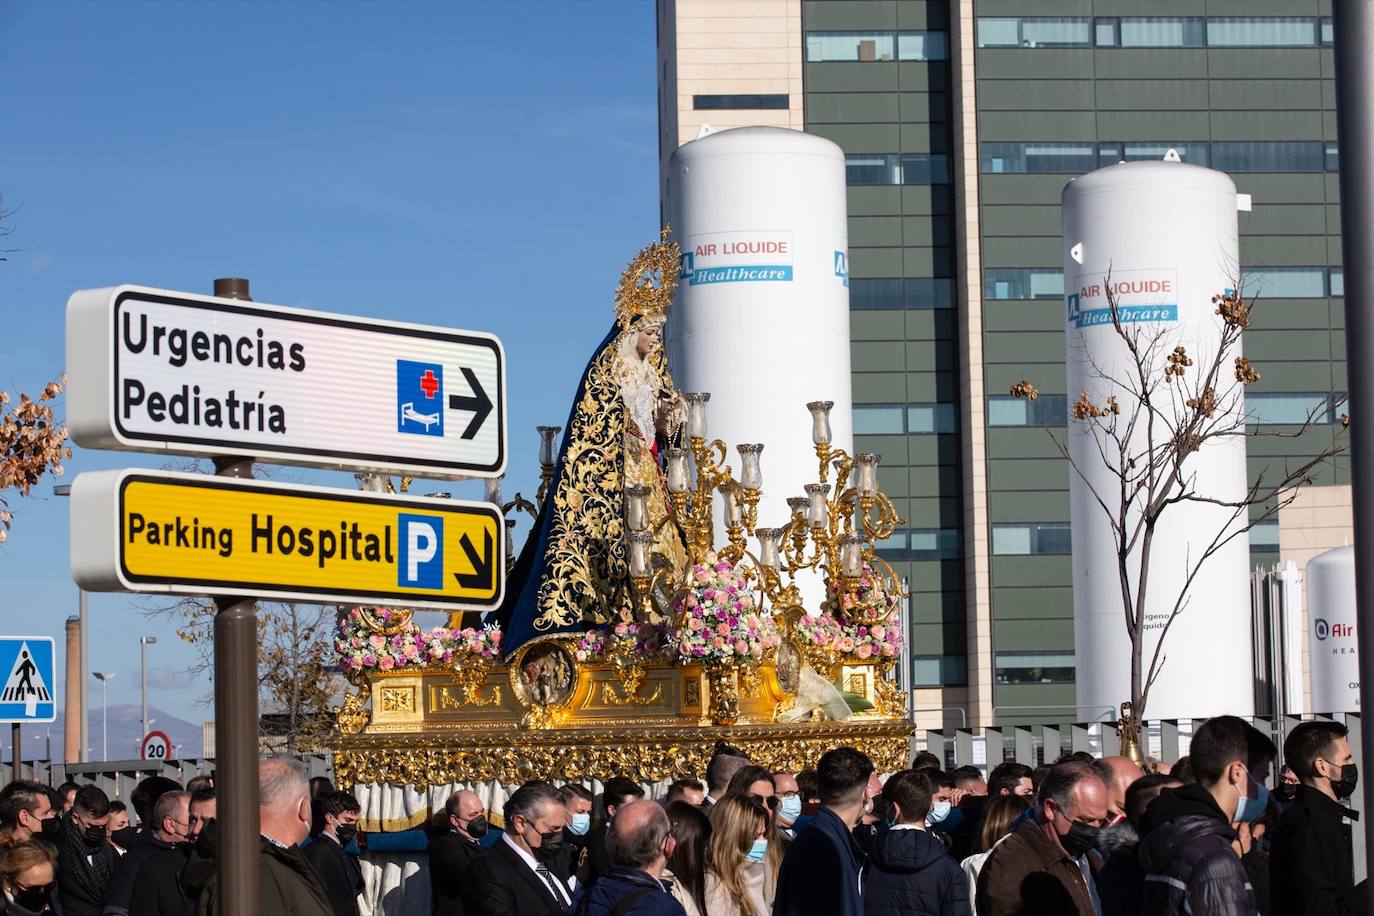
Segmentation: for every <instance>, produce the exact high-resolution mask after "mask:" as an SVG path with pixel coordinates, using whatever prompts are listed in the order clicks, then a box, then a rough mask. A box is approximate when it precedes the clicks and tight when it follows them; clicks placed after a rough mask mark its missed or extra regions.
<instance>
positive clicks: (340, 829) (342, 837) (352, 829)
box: [334, 824, 358, 846]
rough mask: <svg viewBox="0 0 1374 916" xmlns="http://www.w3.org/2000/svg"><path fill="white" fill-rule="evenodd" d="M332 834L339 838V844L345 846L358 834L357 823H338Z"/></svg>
mask: <svg viewBox="0 0 1374 916" xmlns="http://www.w3.org/2000/svg"><path fill="white" fill-rule="evenodd" d="M334 835H335V836H337V837H338V838H339V845H340V846H347V845H348V844H349V843H351V842H353V838H354V837H355V836H357V835H358V825H357V824H340V825H339V826H337V827H335V828H334Z"/></svg>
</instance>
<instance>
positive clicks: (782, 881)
mask: <svg viewBox="0 0 1374 916" xmlns="http://www.w3.org/2000/svg"><path fill="white" fill-rule="evenodd" d="M863 866H864V853H863V850H861V849H860V848H859V845H858V843H856V842H855V841H854V835H853V834H852V833H850V831H849V828H848V827H847V826H846V825H845V823H844V821H842V820H840V818H839V817H838V816H837V815H836V814H835V813H834V812H833V811H831V810H830V809H829V808H821V809H820V810H819V811H817V812H816V817H815V819H814V820H812V821H811V823H810V824H809V825H808V826H807V827H806V829H805V830H802V831H801V832H800V833H798V834H797V838H796V839H795V840H793V841H792V846H791V848H790V849H788V850H787V854H786V855H785V856H783V859H782V868H780V869H779V870H778V890H777V896H776V897H775V898H774V900H773V916H862V914H863V911H864V904H863V890H862V886H861V885H860V880H861V875H862V872H863Z"/></svg>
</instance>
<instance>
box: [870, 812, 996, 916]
mask: <svg viewBox="0 0 1374 916" xmlns="http://www.w3.org/2000/svg"><path fill="white" fill-rule="evenodd" d="M867 848H868V854H869V859H868V865H867V867H865V868H864V913H865V916H973V909H972V907H971V906H970V905H969V899H968V876H967V875H965V874H964V870H963V869H962V868H960V867H959V865H958V863H957V862H955V861H954V860H953V859H952V858H950V857H949V855H948V854H947V853H946V852H945V846H944V844H943V843H941V842H940V841H939V840H938V839H936V838H935V837H933V836H931V835H930V834H929V833H927V832H926V831H924V830H910V829H892V830H884V831H883V832H882V833H880V834H878V835H877V836H875V837H874V838H873V840H872V842H871V845H869V846H868V847H867Z"/></svg>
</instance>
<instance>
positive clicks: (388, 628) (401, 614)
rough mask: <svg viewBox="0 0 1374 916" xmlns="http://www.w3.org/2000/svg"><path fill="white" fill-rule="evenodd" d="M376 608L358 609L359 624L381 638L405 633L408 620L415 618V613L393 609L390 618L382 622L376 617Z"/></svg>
mask: <svg viewBox="0 0 1374 916" xmlns="http://www.w3.org/2000/svg"><path fill="white" fill-rule="evenodd" d="M377 610H378V609H377V608H370V607H360V608H358V611H359V612H360V614H361V619H360V621H359V622H360V623H361V624H362V625H363V626H364V627H366V628H367V629H369V630H371V631H372V632H374V633H380V634H382V635H383V636H395V635H396V634H397V633H401V632H403V631H405V630H406V629H407V628H408V627H409V626H410V620H411V618H412V617H414V616H415V612H414V611H412V610H410V609H408V608H406V609H395V610H392V611H391V614H392V616H391V617H390V618H389V619H387V620H383V619H381V618H380V617H378V616H377V613H376V612H377Z"/></svg>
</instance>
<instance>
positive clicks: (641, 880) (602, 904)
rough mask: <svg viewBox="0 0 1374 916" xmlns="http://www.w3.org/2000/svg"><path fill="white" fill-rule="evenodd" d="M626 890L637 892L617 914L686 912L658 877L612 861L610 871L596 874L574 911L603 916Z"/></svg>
mask: <svg viewBox="0 0 1374 916" xmlns="http://www.w3.org/2000/svg"><path fill="white" fill-rule="evenodd" d="M630 894H639V895H640V896H639V897H637V898H636V900H635V904H634V906H631V907H629V908H627V909H626V910H625V911H624V912H623V913H622V914H621V916H686V912H687V911H686V910H684V909H683V908H682V904H680V903H678V902H677V899H676V898H675V897H674V896H673V895H672V894H670V893H668V892H667V891H666V890H664V888H663V885H662V884H660V883H659V881H658V879H656V878H654V877H653V876H652V875H649V874H647V873H646V872H642V871H640V870H639V869H637V868H628V867H626V866H624V865H612V866H611V870H610V871H608V872H607V873H606V874H605V875H603V876H601V877H600V878H598V879H597V880H596V882H595V883H593V884H592V886H591V888H590V889H589V890H588V891H587V900H586V904H585V909H583V908H582V907H579V908H578V911H577V912H578V914H579V916H582V914H584V913H585V916H607V914H608V913H610V912H611V911H612V910H614V909H615V906H616V904H617V903H619V902H620V901H621V900H623V899H625V898H626V897H628V896H629V895H630Z"/></svg>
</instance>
